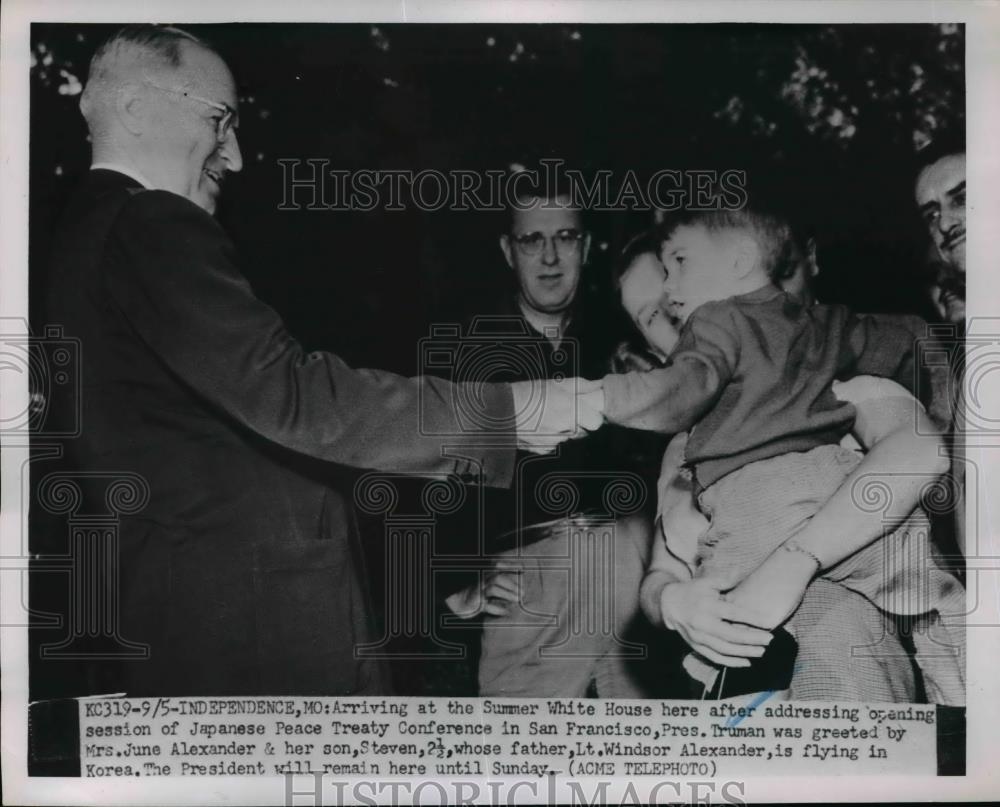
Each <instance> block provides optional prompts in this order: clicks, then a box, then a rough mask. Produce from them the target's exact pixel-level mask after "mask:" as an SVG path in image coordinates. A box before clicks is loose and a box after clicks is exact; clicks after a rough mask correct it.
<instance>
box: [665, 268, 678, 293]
mask: <svg viewBox="0 0 1000 807" xmlns="http://www.w3.org/2000/svg"><path fill="white" fill-rule="evenodd" d="M676 289H677V283H676V280H675V278H674V277H673V275H671V274H670V272H667V271H664V273H663V291H664V292H666V293H667V294H669V293H670V292H672V291H675V290H676Z"/></svg>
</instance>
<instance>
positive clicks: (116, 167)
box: [90, 163, 153, 190]
mask: <svg viewBox="0 0 1000 807" xmlns="http://www.w3.org/2000/svg"><path fill="white" fill-rule="evenodd" d="M98 169H103V170H105V171H117V172H118V173H119V174H124V175H125V176H127V177H131V178H132V179H134V180H135V181H136V182H138V183H139V184H140V185H142V187H144V188H145V189H146V190H153V184H152V183H151V182H150V181H149V180H148V179H146V177H144V176H143V175H142V174H140V173H139V172H138V171H136V170H135V169H133V168H126V167H125V166H124V165H121V164H119V163H94V164H93V165H91V166H90V170H91V171H96V170H98Z"/></svg>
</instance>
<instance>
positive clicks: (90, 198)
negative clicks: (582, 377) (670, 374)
mask: <svg viewBox="0 0 1000 807" xmlns="http://www.w3.org/2000/svg"><path fill="white" fill-rule="evenodd" d="M80 108H81V111H82V113H83V115H84V117H85V119H86V121H87V124H88V126H89V129H90V132H91V137H92V142H93V163H92V170H91V171H90V175H89V177H88V179H87V180H86V182H85V183H84V185H83V187H82V188H81V190H80V192H79V193H78V195H77V197H76V199H75V200H74V201H73V202H72V204H71V206H70V208H69V209H68V212H67V214H66V216H65V220H64V222H63V224H62V225H61V229H60V231H59V232H58V233H57V235H56V237H55V239H54V242H53V246H52V250H53V251H52V266H51V274H50V283H49V286H50V289H51V291H50V293H49V295H48V300H47V312H46V316H47V319H48V321H50V322H56V323H60V324H61V325H63V326H64V328H65V330H66V333H67V334H70V335H73V336H76V337H79V339H80V340H81V350H82V354H83V375H84V382H83V391H82V402H81V403H82V411H81V414H82V423H83V424H84V425H83V429H82V435H81V436H80V437H79V438H78V439H76V440H73V441H70V444H69V445H68V446H67V453H68V455H69V457H70V460H71V463H72V464H73V467H74V468H76V469H78V470H80V471H81V472H82V476H84V477H85V476H86V475H87V474H92V473H93V472H111V473H113V472H123V471H127V472H132V473H138V474H141V475H142V476H143V477H144V478H145V480H146V482H147V483H148V486H149V490H150V498H149V501H148V503H147V504H146V506H145V507H144V508H143V509H142V510H141V511H140V512H138V513H136V514H134V515H132V516H125V517H123V518H122V521H121V524H120V530H119V534H120V542H121V543H120V560H119V567H120V578H121V591H120V597H121V600H120V602H121V617H122V621H121V626H122V633H123V635H124V636H125V637H126V638H127V639H128V640H131V641H133V642H141V643H144V644H146V645H147V646H148V648H149V657H148V658H147V659H146V660H143V661H132V662H128V663H126V664H125V665H124V666H125V667H126V669H127V671H128V672H127V674H126V679H127V684H126V688H127V691H128V693H129V694H130V695H147V694H164V695H181V694H188V695H222V694H228V695H252V694H260V695H280V694H317V695H350V694H372V693H384V692H387V691H389V684H388V681H387V680H386V676H385V673H384V671H383V670H381V669H380V668H379V666H378V665H377V664H374V663H372V662H371V661H368V660H365V659H362V658H358V654H357V653H356V652H355V649H356V647H357V646H358V645H359V644H360V643H364V642H366V641H371V639H372V638H373V637H372V636H371V633H370V631H371V628H370V625H369V605H368V603H367V586H366V581H365V579H364V577H363V575H362V574H361V573H360V571H359V561H360V559H359V558H358V547H357V546H356V545H355V539H356V536H357V533H356V529H355V520H354V518H353V515H352V506H351V493H350V490H349V489H348V490H338V489H336V488H332V487H330V486H329V485H328V484H325V483H324V482H320V481H319V479H320V478H322V479H324V480H325V479H327V478H328V476H329V474H328V473H324V474H321V475H317V477H316V478H315V479H314V478H311V477H310V476H309V474H308V472H307V471H304V470H303V466H304V465H308V464H309V463H308V461H307V462H305V463H304V462H303V457H304V458H306V459H307V460H312V461H316V460H319V461H321V462H322V463H324V464H325V465H324V467H325V468H329V467H332V465H326V464H335V465H340V466H350V467H355V468H372V469H380V470H387V471H402V472H411V473H415V474H421V473H422V474H429V475H439V474H457V475H458V476H459V477H460V478H462V479H463V480H465V481H472V480H476V481H480V482H482V483H483V484H487V485H491V486H505V485H508V484H509V483H510V478H511V475H512V471H513V463H514V449H515V447H516V446H518V445H521V446H522V447H528V448H529V449H533V450H536V451H540V452H546V451H549V450H551V449H552V448H553V447H554V446H555V445H556V444H557V443H558V442H559V441H561V440H562V439H565V438H567V437H570V436H574V435H576V434H579V433H580V432H581V430H582V429H583V428H596V426H597V425H599V423H600V420H601V416H600V408H601V406H602V405H603V396H602V393H601V391H600V389H599V386H598V385H597V384H587V383H586V382H582V381H580V382H578V383H563V384H555V383H550V384H548V385H546V386H545V387H544V388H542V392H543V393H544V394H543V396H542V398H541V400H542V401H543V405H542V406H541V408H540V409H539V407H537V406H532V405H530V404H531V402H532V401H535V402H537V401H538V400H539V398H538V395H539V389H540V387H539V386H538V385H537V384H536V385H530V384H484V385H481V386H480V387H479V388H477V389H476V390H469V389H465V390H462V389H460V388H458V387H456V386H454V385H450V384H447V383H444V382H441V381H438V380H432V379H427V378H416V379H406V378H401V377H399V376H395V375H392V374H389V373H382V372H378V371H372V370H355V369H352V368H350V367H348V366H347V365H346V364H345V363H344V362H343V361H342V360H341V359H339V358H337V357H336V356H334V355H331V354H329V353H322V352H313V353H306V352H304V351H303V350H302V348H301V347H300V346H299V344H298V343H297V342H296V341H295V339H294V338H293V337H292V336H291V335H290V334H289V333H288V331H287V330H286V329H285V326H284V324H283V323H282V321H281V319H280V318H279V317H278V315H277V314H276V313H275V312H274V311H273V310H272V309H270V308H269V307H268V306H266V305H265V304H263V303H262V302H260V301H259V300H258V299H257V298H256V297H255V296H254V294H253V292H252V290H251V289H250V286H249V284H248V283H247V281H246V280H245V279H244V277H243V275H242V274H241V273H240V270H239V268H238V263H237V257H236V254H235V249H234V245H233V243H232V241H231V240H230V239H229V238H228V237H227V235H226V234H225V232H223V230H222V229H221V228H220V226H219V225H218V223H217V222H216V221H215V219H214V218H213V217H212V215H211V214H212V213H213V212H214V210H215V206H216V202H217V199H218V198H219V195H220V193H221V191H222V189H223V187H224V185H225V181H226V177H227V175H228V174H230V173H232V172H236V171H239V170H240V168H241V165H242V159H241V155H240V149H239V145H238V143H237V138H236V126H237V116H238V113H237V96H236V88H235V84H234V81H233V77H232V75H231V73H230V71H229V69H228V68H227V66H226V64H225V62H224V61H223V60H222V59H221V58H220V57H219V55H218V54H216V53H215V52H214V51H213V50H212V49H211V48H209V47H208V46H206V45H205V44H204V43H202V42H201V41H199V40H198V39H197V38H195V37H194V36H192V35H190V34H188V33H186V32H184V31H181V30H179V29H176V28H169V27H160V26H151V25H137V26H127V27H126V28H124V29H122V30H120V31H119V32H118V33H116V34H115V35H113V36H112V37H111V38H110V39H109V40H108V41H107V42H106V43H105V44H104V45H102V46H101V47H100V48H99V50H98V51H97V53H96V54H95V56H94V58H93V61H92V63H91V68H90V75H89V78H88V82H87V86H86V89H85V91H84V93H83V95H82V98H81V102H80ZM458 402H464V403H463V404H462V405H467V406H469V407H475V408H477V410H478V411H474V412H462V411H459V410H460V409H461V405H460V404H459V403H458ZM56 405H58V402H57V404H56ZM466 416H467V417H466ZM539 417H540V421H539V419H538V418H539ZM420 418H422V422H419V423H418V419H420ZM469 422H474V423H479V424H485V425H483V426H481V427H479V428H478V430H477V431H475V432H472V431H470V430H469V427H468V426H467V424H468V423H469ZM421 426H424V427H426V428H421ZM431 434H434V435H442V434H452V435H456V436H454V437H440V436H437V437H432V436H428V435H431Z"/></svg>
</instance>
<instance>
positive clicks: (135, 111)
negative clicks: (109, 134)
mask: <svg viewBox="0 0 1000 807" xmlns="http://www.w3.org/2000/svg"><path fill="white" fill-rule="evenodd" d="M143 90H144V88H143V87H142V85H141V84H140V83H139V82H137V81H127V82H125V83H124V84H122V85H121V86H120V87H119V88H118V90H117V92H116V93H115V115H116V116H117V118H118V121H119V122H120V123H121V125H122V126H124V127H125V129H126V130H127V131H128V132H131V133H132V134H134V135H140V134H142V133H143V132H144V131H145V129H146V120H147V118H148V117H149V99H148V97H147V96H146V94H145V93H144V92H143Z"/></svg>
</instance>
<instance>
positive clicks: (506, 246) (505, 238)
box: [500, 233, 514, 269]
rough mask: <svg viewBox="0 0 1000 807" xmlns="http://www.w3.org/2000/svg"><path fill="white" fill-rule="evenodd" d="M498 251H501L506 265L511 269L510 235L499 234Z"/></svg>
mask: <svg viewBox="0 0 1000 807" xmlns="http://www.w3.org/2000/svg"><path fill="white" fill-rule="evenodd" d="M500 251H501V252H503V256H504V259H505V260H506V261H507V265H508V266H509V267H510V268H511V269H513V268H514V255H513V252H512V249H511V244H510V236H509V235H507V233H504V234H503V235H501V236H500Z"/></svg>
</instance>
